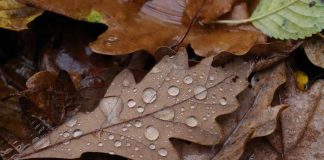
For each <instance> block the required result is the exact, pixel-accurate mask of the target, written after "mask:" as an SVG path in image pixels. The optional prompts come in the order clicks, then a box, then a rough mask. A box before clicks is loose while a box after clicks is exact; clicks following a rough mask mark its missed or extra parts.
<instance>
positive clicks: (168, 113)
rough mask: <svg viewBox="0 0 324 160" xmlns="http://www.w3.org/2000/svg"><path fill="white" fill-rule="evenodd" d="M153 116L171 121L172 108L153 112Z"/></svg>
mask: <svg viewBox="0 0 324 160" xmlns="http://www.w3.org/2000/svg"><path fill="white" fill-rule="evenodd" d="M154 117H155V118H157V119H161V120H165V121H171V120H173V118H174V110H173V109H171V108H166V109H163V110H161V111H159V112H156V113H154Z"/></svg>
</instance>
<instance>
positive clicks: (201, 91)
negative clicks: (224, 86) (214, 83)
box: [194, 86, 207, 100]
mask: <svg viewBox="0 0 324 160" xmlns="http://www.w3.org/2000/svg"><path fill="white" fill-rule="evenodd" d="M194 94H195V98H196V99H199V100H202V99H205V98H206V97H207V89H206V88H205V87H203V86H197V87H196V88H195V90H194Z"/></svg>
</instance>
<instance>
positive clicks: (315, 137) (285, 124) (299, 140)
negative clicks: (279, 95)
mask: <svg viewBox="0 0 324 160" xmlns="http://www.w3.org/2000/svg"><path fill="white" fill-rule="evenodd" d="M287 85H288V88H287V90H286V97H285V98H283V100H284V102H285V103H286V104H288V105H289V107H288V108H287V109H286V110H284V111H283V112H282V113H281V119H280V122H281V135H282V141H283V142H282V144H283V151H282V153H283V155H284V156H285V158H286V159H297V160H299V159H323V157H324V154H323V152H322V151H323V150H322V149H323V147H324V145H323V141H324V137H323V134H321V133H323V127H322V126H323V125H322V124H323V121H324V118H323V117H324V116H323V113H324V108H323V107H324V98H323V97H324V94H323V91H324V83H323V81H317V82H316V83H314V84H313V86H312V87H311V88H310V89H309V90H308V91H306V92H303V91H301V90H298V89H297V88H296V85H295V82H294V80H293V78H291V79H290V81H289V84H287Z"/></svg>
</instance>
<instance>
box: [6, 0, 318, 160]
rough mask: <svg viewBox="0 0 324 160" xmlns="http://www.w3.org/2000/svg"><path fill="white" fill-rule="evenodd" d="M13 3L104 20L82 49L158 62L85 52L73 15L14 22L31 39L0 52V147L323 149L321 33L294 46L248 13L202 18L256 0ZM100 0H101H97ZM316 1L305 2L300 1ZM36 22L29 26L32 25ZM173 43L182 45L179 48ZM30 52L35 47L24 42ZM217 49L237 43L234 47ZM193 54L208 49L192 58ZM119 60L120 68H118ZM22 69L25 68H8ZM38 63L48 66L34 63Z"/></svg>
mask: <svg viewBox="0 0 324 160" xmlns="http://www.w3.org/2000/svg"><path fill="white" fill-rule="evenodd" d="M21 2H24V3H25V4H28V5H30V4H32V5H35V6H36V7H39V8H42V9H45V10H50V11H53V12H56V13H59V14H62V15H66V16H69V17H72V18H74V19H78V20H83V21H88V22H92V23H103V24H106V25H108V27H109V28H108V30H107V31H106V32H105V33H104V34H103V35H102V36H99V38H98V40H97V41H95V42H94V43H92V44H94V45H92V49H95V48H94V46H95V45H98V44H97V43H98V41H99V42H100V41H103V42H104V43H105V45H108V47H107V46H103V47H102V48H99V49H101V50H95V51H98V52H100V53H104V54H107V53H108V52H106V51H107V50H106V49H107V48H108V50H110V51H109V53H108V54H113V55H120V54H129V52H133V51H136V50H140V49H144V50H147V51H149V52H151V53H152V54H153V55H154V57H155V58H156V60H159V61H160V62H159V63H158V64H157V65H156V66H154V67H153V68H151V66H152V65H153V64H154V60H153V59H150V58H149V57H147V55H145V54H142V53H143V52H142V51H140V52H136V53H131V54H129V55H127V56H113V57H111V56H105V55H100V57H99V56H95V57H93V55H94V54H95V53H94V52H93V51H90V50H89V47H88V45H87V44H88V42H89V41H92V40H93V39H94V38H95V37H96V36H94V37H93V38H91V36H90V37H88V36H87V32H88V31H87V30H89V28H87V29H83V31H85V32H82V34H80V33H81V32H80V31H82V29H81V30H80V28H79V27H78V26H80V25H81V26H82V25H84V24H85V23H84V22H77V23H76V21H74V22H73V23H70V24H73V25H72V26H71V25H69V27H68V28H66V27H64V26H65V24H60V25H58V26H59V27H63V29H62V28H60V29H52V28H56V27H55V26H57V25H55V26H54V25H51V24H55V23H56V22H55V21H53V22H52V21H51V19H50V17H48V16H47V15H48V12H45V15H44V16H41V17H40V19H42V18H43V19H44V18H46V17H47V18H49V19H48V20H47V18H46V25H45V26H43V27H45V28H44V29H41V30H42V31H40V32H39V31H38V30H39V29H40V28H39V27H38V28H37V29H36V30H35V29H32V31H31V32H30V31H24V32H23V34H22V35H23V36H22V37H23V41H24V42H25V41H29V43H28V44H31V46H30V45H28V47H27V49H24V51H23V53H22V54H20V55H18V56H14V57H18V59H19V58H20V59H19V60H18V61H17V58H14V59H13V60H9V62H6V60H2V59H1V63H2V62H4V65H2V64H1V66H0V74H1V75H2V76H3V77H1V78H3V79H4V80H6V81H4V82H5V83H3V84H0V89H1V94H0V95H1V96H0V97H1V98H2V100H1V101H0V107H1V110H0V115H1V117H0V121H1V122H0V155H1V157H2V158H4V159H18V158H30V157H34V158H50V157H51V158H80V159H88V158H90V159H96V158H98V159H104V158H107V157H109V154H110V155H120V156H124V157H127V158H130V159H145V157H149V158H151V159H186V160H191V159H202V160H204V159H242V160H243V159H269V160H272V159H297V160H298V159H323V152H322V151H321V148H323V136H322V134H321V132H322V121H323V118H322V117H323V115H321V114H322V111H321V107H322V106H323V102H322V100H323V98H322V97H323V95H322V94H323V93H322V92H323V91H322V90H323V87H322V86H323V85H322V84H323V83H322V81H321V80H319V81H316V80H317V79H319V78H321V77H322V76H323V75H322V72H321V68H320V67H321V65H320V64H321V59H320V58H318V57H320V56H321V51H320V44H321V39H320V38H321V35H322V34H321V33H318V36H313V37H312V38H310V39H306V40H305V41H306V43H304V44H303V47H304V49H301V47H300V45H301V44H302V43H303V42H302V41H301V40H299V41H292V40H287V41H280V40H273V39H268V40H267V41H268V42H266V39H265V38H266V37H265V36H264V35H263V34H262V33H261V32H260V31H257V30H256V29H255V28H253V26H252V25H249V24H244V25H234V26H226V25H218V24H210V23H214V21H219V20H218V19H229V20H230V21H245V20H246V19H248V18H249V13H252V12H253V10H254V9H255V8H258V7H256V6H257V5H258V3H257V2H256V1H253V2H247V1H234V0H233V1H226V2H225V1H218V0H216V1H210V0H206V1H182V0H177V1H159V0H153V1H127V2H126V1H118V3H117V1H110V0H102V1H99V0H98V1H91V2H90V1H84V3H82V4H80V3H79V2H77V1H60V2H58V1H51V0H42V1H33V0H21ZM107 2H109V3H110V4H112V5H111V6H105V5H102V4H105V3H107ZM303 2H304V1H303ZM15 3H16V2H15ZM63 3H64V4H70V5H62V4H63ZM263 3H265V1H263ZM274 3H275V2H274ZM315 3H316V4H315ZM45 4H46V5H45ZM72 4H73V5H72ZM296 4H298V5H299V4H301V3H299V2H298V3H296ZM305 4H306V3H305ZM21 5H22V4H21ZM318 5H321V4H320V2H319V1H313V2H310V3H309V4H308V3H307V6H306V7H309V8H307V10H310V9H314V7H315V8H316V9H319V8H318ZM304 6H305V5H304ZM28 7H32V6H28ZM107 7H108V8H109V7H110V8H111V9H110V10H106V9H107ZM113 7H115V8H113ZM259 7H260V5H259ZM294 7H295V6H294V5H292V6H291V7H288V8H290V9H293V8H294ZM281 12H287V10H285V9H283V10H281ZM281 12H280V13H281ZM278 13H279V12H278ZM50 14H53V13H50ZM276 16H277V15H276V13H274V14H273V15H272V17H276ZM269 17H271V16H266V17H265V19H261V20H260V21H264V20H267V18H269ZM290 17H293V16H292V15H290ZM37 21H38V20H36V22H35V24H31V25H30V26H31V28H33V26H35V25H41V24H40V23H39V22H37ZM40 21H42V20H40ZM65 21H73V20H71V19H66V20H65ZM221 21H222V20H221ZM225 21H226V20H225ZM47 22H51V24H50V23H47ZM60 22H62V21H60ZM68 23H69V22H68ZM79 23H80V24H79ZM82 23H83V24H82ZM287 24H288V23H287ZM302 24H304V23H302ZM310 24H313V23H310ZM289 25H290V23H289ZM298 25H300V24H298ZM46 26H47V27H46ZM130 26H132V27H130ZM46 28H47V29H48V28H51V29H50V32H51V33H50V34H52V35H51V36H49V38H48V39H49V40H50V44H49V45H45V46H41V47H40V48H41V49H39V48H37V45H34V42H33V41H34V40H37V39H38V37H44V36H43V35H49V34H48V33H47V32H48V31H47V29H46ZM90 28H91V27H90ZM71 29H72V30H71ZM93 29H95V28H93ZM97 29H98V28H96V30H97ZM273 29H274V28H271V30H272V31H273ZM285 29H286V30H285V31H284V32H286V31H288V32H292V31H294V30H291V27H290V28H289V26H288V27H286V28H285ZM62 30H63V31H62ZM157 30H159V31H160V30H161V32H156V31H157ZM44 31H45V32H44ZM102 31H103V29H102ZM143 31H144V32H145V31H149V32H145V33H144V32H143ZM242 31H244V32H242ZM34 32H35V33H36V34H34ZM277 32H281V33H283V30H277ZM1 33H2V32H1ZM4 33H6V32H4ZM39 33H41V34H40V35H41V36H39V35H37V34H39ZM83 33H85V34H83ZM112 33H113V34H112ZM115 33H117V35H118V36H115ZM143 33H144V34H143ZM249 33H253V34H255V36H256V37H254V38H251V37H249V35H248V34H249ZM97 34H98V35H99V31H98V33H97ZM110 34H112V35H110ZM303 34H304V33H301V32H299V31H298V35H303ZM19 35H20V34H19ZM62 35H64V36H62ZM107 35H108V37H107ZM120 35H122V36H121V37H120ZM286 35H287V34H281V35H280V36H281V37H282V36H286ZM26 36H27V37H26ZM235 36H238V37H235ZM269 36H271V35H269ZM8 37H9V38H10V36H8ZM29 37H30V38H29ZM89 38H90V39H89ZM105 39H106V40H105ZM246 39H248V40H246ZM126 40H127V41H126ZM42 41H43V40H42ZM9 42H12V41H9ZM9 42H8V43H7V42H6V43H5V44H9ZM24 42H23V43H24ZM211 42H212V43H211ZM52 43H53V44H52ZM256 43H257V44H256ZM115 44H117V45H115ZM119 44H122V47H121V46H118V45H119ZM188 44H190V45H189V46H187V45H188ZM162 45H163V46H162ZM161 46H162V47H161ZM180 46H187V47H186V50H187V51H188V52H189V55H187V54H186V52H185V49H184V48H180V49H179V47H180ZM38 47H39V46H38ZM2 49H5V50H2ZM172 49H175V51H174V50H172ZM155 50H156V51H155ZM3 51H5V52H3ZM16 51H19V49H17V50H15V51H14V52H16ZM31 51H32V52H33V53H34V52H35V54H33V53H27V52H31ZM103 51H105V52H103ZM223 51H227V53H226V52H223ZM6 52H7V47H0V57H8V56H3V55H4V54H3V53H5V54H6ZM11 52H13V51H11ZM176 52H178V53H176ZM228 52H229V53H234V54H237V55H243V54H245V53H247V52H248V53H247V54H246V55H244V56H241V57H237V56H235V55H232V54H229V53H228ZM26 53H27V55H26ZM80 53H81V54H80ZM303 53H306V54H305V57H304V58H305V59H304V60H305V61H307V60H308V59H307V57H306V55H307V56H308V58H309V60H310V61H311V62H312V63H313V64H314V65H317V66H318V67H316V66H312V64H311V62H309V63H308V62H307V63H305V64H306V65H305V64H304V62H302V65H301V64H299V63H301V62H299V61H301V59H300V58H298V57H300V54H303ZM194 54H196V55H200V56H205V57H207V56H208V55H212V56H211V57H207V58H206V59H202V61H201V57H197V56H196V55H194ZM165 55H169V56H165ZM164 56H165V57H164ZM33 57H34V58H35V57H38V58H35V59H34V58H33ZM151 57H152V56H151ZM163 57H164V58H163ZM316 57H317V58H316ZM97 58H99V60H98V59H97ZM6 59H7V58H6ZM242 59H244V61H243V60H242ZM188 60H189V61H188ZM31 61H33V62H32V63H30V62H31ZM200 61H201V62H200ZM17 62H18V63H19V64H18V65H17ZM20 62H23V66H22V68H19V67H20V66H19V65H20ZM295 63H296V64H295ZM34 64H40V65H41V66H38V65H34ZM252 64H253V65H252ZM287 64H289V66H291V67H288V69H289V70H287V67H286V65H287ZM189 66H190V67H189ZM305 66H306V67H305ZM3 67H4V68H5V70H3ZM17 67H18V68H17ZM26 67H27V68H26ZM39 67H40V68H39ZM105 67H107V68H105ZM125 67H126V68H129V69H130V70H131V71H130V70H127V69H126V70H124V71H122V72H121V73H120V74H118V72H120V71H121V70H122V69H123V68H125ZM149 68H151V70H150V71H149V72H148V70H147V69H149ZM22 69H28V70H26V71H27V72H26V73H27V74H26V73H24V75H22V76H23V77H22V79H20V78H18V79H17V78H16V75H17V73H18V71H22ZM41 69H45V70H47V71H41V72H37V71H40V70H41ZM62 69H63V70H67V71H68V72H66V71H60V70H62ZM11 72H14V73H13V74H12V73H11ZM24 72H25V71H24ZM251 72H252V73H251ZM33 73H36V74H35V75H34V76H32V77H30V75H31V74H33ZM146 73H147V74H146ZM293 73H294V74H295V75H297V74H296V73H303V74H302V75H303V76H294V74H293ZM117 74H118V76H116V77H115V75H117ZM145 74H146V75H145ZM18 75H19V76H20V73H18ZM299 75H301V74H299ZM143 77H144V78H143ZM305 77H306V78H307V80H306V79H305ZM26 78H29V79H28V81H27V83H26V86H27V90H25V91H22V92H21V91H20V92H18V93H14V92H16V91H15V90H12V88H10V87H9V89H8V87H7V86H10V84H11V83H13V85H14V86H15V87H16V88H18V90H22V89H24V88H25V87H24V82H25V81H26ZM113 78H115V79H114V80H113ZM294 78H296V79H294ZM24 79H25V80H24ZM135 79H136V80H135ZM286 79H287V80H286ZM7 80H9V81H7ZM12 80H13V81H12ZM305 80H306V81H305ZM136 82H138V83H136ZM296 84H297V87H296ZM2 86H4V87H2ZM108 86H110V87H109V88H108V90H107V87H108ZM2 91H4V92H2ZM105 92H106V93H105ZM13 93H14V94H13ZM26 148H27V150H25V149H26ZM91 152H101V153H108V154H97V156H96V155H95V154H93V153H91Z"/></svg>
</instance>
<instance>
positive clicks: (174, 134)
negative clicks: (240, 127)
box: [21, 48, 250, 160]
mask: <svg viewBox="0 0 324 160" xmlns="http://www.w3.org/2000/svg"><path fill="white" fill-rule="evenodd" d="M212 61H213V57H209V58H206V59H204V60H203V61H202V62H201V63H200V64H198V65H196V66H194V67H192V68H188V58H187V53H186V52H185V49H184V48H182V49H181V50H180V51H179V53H178V54H177V55H176V56H174V57H165V58H163V59H162V60H161V61H160V63H158V64H157V65H156V66H155V67H154V68H153V69H152V70H151V71H150V72H149V73H148V74H147V75H146V77H144V79H143V80H142V81H141V82H140V83H138V84H136V83H135V81H134V78H133V75H132V74H131V73H130V72H129V71H128V70H125V71H123V72H122V73H120V74H119V75H118V76H117V77H116V78H115V80H114V81H113V83H112V85H111V86H110V87H109V89H108V91H107V93H106V95H105V98H104V99H103V100H102V101H101V103H100V104H99V106H98V107H97V108H96V109H95V110H94V111H93V112H90V113H79V114H78V115H77V116H75V117H74V118H72V119H71V120H70V121H68V122H67V123H66V124H65V125H62V126H60V127H59V128H58V129H57V130H55V131H53V132H52V133H50V134H49V135H48V136H46V137H44V138H43V139H41V140H40V141H39V142H37V143H35V144H34V145H33V147H30V148H29V149H27V150H26V151H25V152H24V153H22V155H21V156H22V157H24V158H31V157H35V158H36V157H38V158H39V157H55V158H76V157H79V156H80V155H81V154H82V153H84V152H104V153H111V154H113V153H114V154H118V155H123V156H125V157H128V158H131V159H147V158H148V157H149V158H150V159H174V160H175V159H179V155H178V154H177V152H176V150H175V148H174V147H173V146H172V144H171V143H170V140H169V139H170V138H178V139H183V140H188V141H191V142H194V143H198V144H202V145H215V144H218V143H219V142H220V141H221V139H222V138H223V134H222V131H221V128H220V126H219V125H218V124H217V123H216V121H215V118H216V117H218V116H220V115H223V114H227V113H230V112H233V111H234V110H236V109H237V107H238V102H237V100H236V98H235V96H236V95H237V94H239V93H240V92H241V91H242V90H244V89H245V88H246V87H247V79H246V78H247V76H248V74H249V72H250V71H249V70H250V64H248V63H246V62H243V61H240V60H239V61H235V62H232V63H229V64H227V65H226V66H224V67H223V68H222V67H218V68H214V67H212V66H211V63H212Z"/></svg>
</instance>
